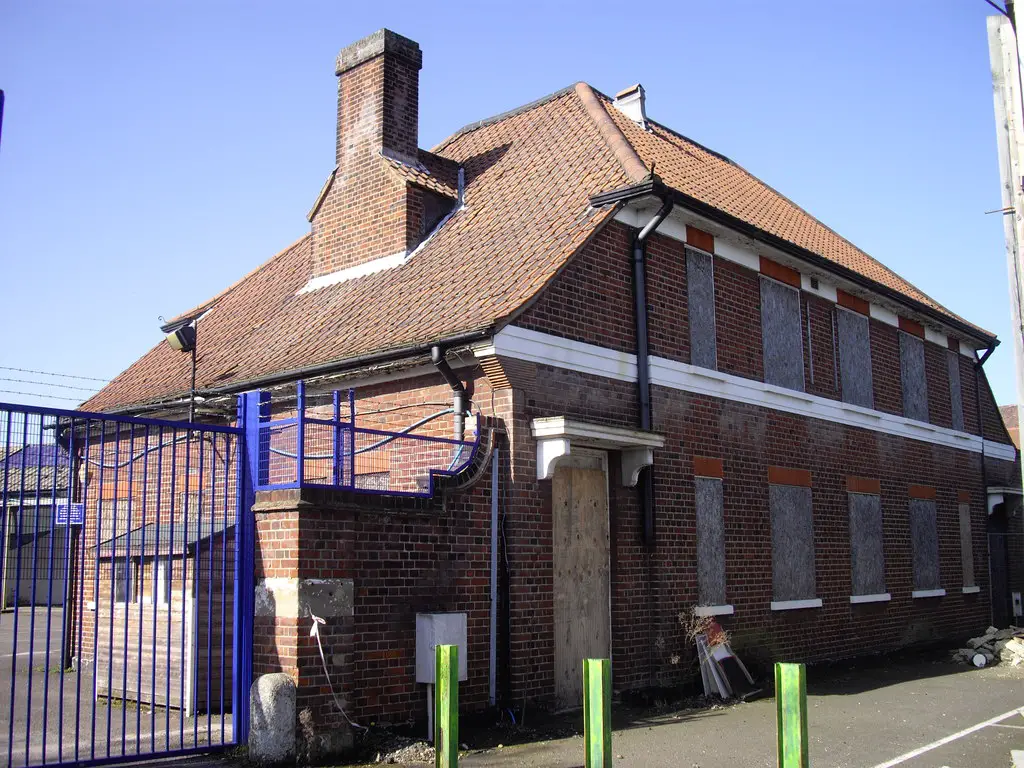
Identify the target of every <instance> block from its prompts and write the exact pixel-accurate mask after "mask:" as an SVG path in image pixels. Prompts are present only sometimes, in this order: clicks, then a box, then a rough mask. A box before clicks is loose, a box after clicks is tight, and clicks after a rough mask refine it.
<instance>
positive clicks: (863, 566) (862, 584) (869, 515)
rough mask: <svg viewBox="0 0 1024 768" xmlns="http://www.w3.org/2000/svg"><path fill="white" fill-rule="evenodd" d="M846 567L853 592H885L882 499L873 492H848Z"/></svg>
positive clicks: (861, 593)
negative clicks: (848, 519)
mask: <svg viewBox="0 0 1024 768" xmlns="http://www.w3.org/2000/svg"><path fill="white" fill-rule="evenodd" d="M850 567H851V569H852V575H853V594H854V595H880V594H882V593H883V592H885V555H884V553H883V548H882V499H881V497H880V496H878V495H877V494H874V493H851V494H850Z"/></svg>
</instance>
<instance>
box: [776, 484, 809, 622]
mask: <svg viewBox="0 0 1024 768" xmlns="http://www.w3.org/2000/svg"><path fill="white" fill-rule="evenodd" d="M768 504H769V510H770V513H771V523H772V600H773V601H775V602H785V601H791V600H810V599H814V597H815V573H814V570H815V559H814V520H813V512H812V501H811V489H810V488H807V487H802V486H795V485H769V486H768Z"/></svg>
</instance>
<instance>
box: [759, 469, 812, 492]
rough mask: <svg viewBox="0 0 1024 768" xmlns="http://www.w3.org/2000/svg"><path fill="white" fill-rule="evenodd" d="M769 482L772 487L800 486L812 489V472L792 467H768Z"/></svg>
mask: <svg viewBox="0 0 1024 768" xmlns="http://www.w3.org/2000/svg"><path fill="white" fill-rule="evenodd" d="M768 482H769V483H771V484H772V485H800V486H803V487H804V488H810V487H811V470H809V469H792V468H790V467H768Z"/></svg>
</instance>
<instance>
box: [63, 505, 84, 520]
mask: <svg viewBox="0 0 1024 768" xmlns="http://www.w3.org/2000/svg"><path fill="white" fill-rule="evenodd" d="M70 506H71V514H70V515H69V514H68V504H66V503H60V504H58V505H57V525H85V504H71V505H70Z"/></svg>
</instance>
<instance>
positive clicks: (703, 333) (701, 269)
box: [686, 248, 718, 370]
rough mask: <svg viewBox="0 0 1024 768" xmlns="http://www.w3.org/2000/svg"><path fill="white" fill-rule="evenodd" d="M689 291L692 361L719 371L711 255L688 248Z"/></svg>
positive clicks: (687, 280)
mask: <svg viewBox="0 0 1024 768" xmlns="http://www.w3.org/2000/svg"><path fill="white" fill-rule="evenodd" d="M686 292H687V306H688V307H689V315H690V362H691V363H693V364H694V365H699V366H700V367H701V368H711V369H712V370H714V369H717V368H718V349H717V347H716V342H715V274H714V259H713V258H712V256H711V255H710V254H707V253H704V252H702V251H695V250H693V249H692V248H687V249H686Z"/></svg>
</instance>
